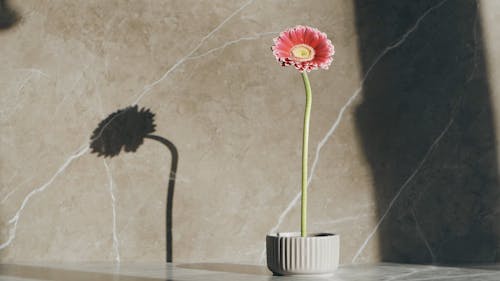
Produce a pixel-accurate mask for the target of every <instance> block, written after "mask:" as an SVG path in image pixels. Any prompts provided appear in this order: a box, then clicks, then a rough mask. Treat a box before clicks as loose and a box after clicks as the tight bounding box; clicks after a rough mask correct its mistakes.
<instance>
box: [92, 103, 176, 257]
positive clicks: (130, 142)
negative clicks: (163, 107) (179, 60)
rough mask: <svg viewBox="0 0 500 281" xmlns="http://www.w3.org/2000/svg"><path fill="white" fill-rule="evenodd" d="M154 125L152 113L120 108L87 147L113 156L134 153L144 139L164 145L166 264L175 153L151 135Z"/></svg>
mask: <svg viewBox="0 0 500 281" xmlns="http://www.w3.org/2000/svg"><path fill="white" fill-rule="evenodd" d="M155 127H156V125H155V124H154V114H153V113H152V112H151V111H150V110H149V109H145V108H142V109H141V110H139V109H138V107H137V105H136V106H131V107H127V108H124V109H120V110H118V111H116V112H114V113H111V114H110V115H109V116H108V117H106V118H105V119H104V120H102V121H101V122H100V123H99V125H98V126H97V128H96V129H95V130H94V132H93V133H92V137H91V143H90V147H91V148H92V153H97V156H104V157H107V156H109V157H113V156H116V155H118V154H119V153H120V152H121V150H122V149H123V150H124V151H125V152H135V151H137V149H138V148H139V146H140V145H141V144H142V143H143V142H144V139H145V138H147V139H151V140H155V141H158V142H160V143H162V144H163V145H165V146H166V147H167V148H168V149H169V151H170V153H171V155H172V161H171V164H170V174H169V180H168V189H167V209H166V216H165V219H166V221H165V225H166V237H165V240H166V248H167V249H166V261H167V262H172V251H173V245H172V210H173V199H174V186H175V175H176V173H177V163H178V161H179V153H178V152H177V148H176V147H175V145H174V144H173V143H172V142H171V141H169V140H168V139H166V138H163V137H161V136H157V135H153V134H152V133H154V131H155Z"/></svg>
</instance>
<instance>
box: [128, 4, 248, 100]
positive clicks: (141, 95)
mask: <svg viewBox="0 0 500 281" xmlns="http://www.w3.org/2000/svg"><path fill="white" fill-rule="evenodd" d="M254 1H255V0H249V1H247V2H245V4H243V5H242V6H241V7H239V8H238V9H236V10H235V11H234V12H233V13H232V14H230V15H229V16H228V17H227V18H225V19H224V20H223V21H222V22H221V23H220V24H219V25H217V26H216V27H215V28H214V29H213V30H212V31H210V32H209V33H208V34H207V35H205V36H204V37H203V38H201V40H200V42H199V43H198V45H196V46H195V47H194V48H193V49H192V50H191V51H190V52H189V53H188V54H187V55H185V56H184V57H182V58H181V59H180V60H178V61H177V62H176V63H175V64H174V65H173V66H172V67H170V68H169V69H168V70H167V71H166V72H165V73H164V74H163V76H161V77H160V79H158V80H156V81H154V82H153V83H151V84H149V85H146V86H145V87H144V90H143V91H142V93H141V94H140V95H139V96H138V97H137V99H136V100H135V101H134V102H133V104H132V105H136V104H138V103H139V101H141V99H142V98H143V97H144V96H145V95H147V93H148V92H149V91H151V90H152V89H153V88H154V87H155V86H156V85H158V84H160V83H161V82H162V81H163V80H165V79H166V78H167V77H168V75H169V74H170V73H171V72H172V71H174V70H175V69H176V68H177V67H178V66H180V65H181V64H183V63H184V61H186V60H187V59H188V58H189V57H190V56H191V55H192V54H194V53H195V52H196V51H198V50H199V49H200V48H201V46H203V43H205V41H207V40H208V39H209V38H210V37H212V36H213V35H214V34H215V33H216V32H217V31H218V30H219V29H221V27H223V26H224V25H225V24H226V23H227V22H228V21H230V20H231V19H232V18H233V17H234V16H236V15H237V14H238V13H240V12H241V11H242V10H243V9H245V8H246V7H247V6H248V5H250V4H252V3H253V2H254Z"/></svg>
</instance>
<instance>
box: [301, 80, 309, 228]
mask: <svg viewBox="0 0 500 281" xmlns="http://www.w3.org/2000/svg"><path fill="white" fill-rule="evenodd" d="M302 79H303V80H304V87H305V89H306V110H305V112H304V133H303V136H302V137H303V139H302V200H301V210H300V234H301V236H302V237H306V236H307V151H308V150H309V149H308V147H309V119H310V116H311V102H312V93H311V84H310V83H309V77H307V72H306V71H304V72H302Z"/></svg>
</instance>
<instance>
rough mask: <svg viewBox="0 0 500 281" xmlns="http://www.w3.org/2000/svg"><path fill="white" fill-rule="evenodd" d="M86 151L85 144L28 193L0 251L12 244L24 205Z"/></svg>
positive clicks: (14, 217)
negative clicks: (42, 182)
mask: <svg viewBox="0 0 500 281" xmlns="http://www.w3.org/2000/svg"><path fill="white" fill-rule="evenodd" d="M88 150H89V146H88V145H87V144H86V145H85V146H82V147H80V148H79V149H78V150H77V151H75V153H74V154H73V155H71V156H70V157H69V158H68V159H67V160H66V161H65V162H64V164H63V165H62V166H61V167H59V169H58V170H57V172H56V173H55V174H54V175H53V176H52V177H51V178H50V179H49V180H48V181H47V182H46V183H44V184H43V185H41V186H40V187H38V188H36V189H34V190H32V191H31V192H30V193H28V195H27V196H26V197H24V200H23V202H22V203H21V206H20V207H19V209H18V210H17V212H16V214H15V215H14V216H13V217H12V218H11V219H10V220H9V222H8V224H9V225H10V226H9V238H8V239H7V241H5V242H3V243H2V244H0V250H2V249H5V248H6V247H8V246H9V245H10V244H11V243H12V241H13V240H14V239H15V238H16V230H17V225H18V223H19V219H20V218H21V215H22V212H23V210H24V208H25V207H26V205H27V204H28V203H29V201H30V200H31V198H32V197H33V196H35V195H36V194H37V193H40V192H43V191H44V190H45V189H47V187H49V186H50V185H51V184H52V182H54V180H55V179H56V178H57V177H59V176H60V175H61V174H62V173H63V172H64V170H65V169H66V168H67V167H68V166H69V165H70V164H71V163H72V162H73V161H75V160H76V159H78V158H79V157H81V156H82V155H84V154H85V153H87V152H88Z"/></svg>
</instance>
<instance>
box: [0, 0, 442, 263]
mask: <svg viewBox="0 0 500 281" xmlns="http://www.w3.org/2000/svg"><path fill="white" fill-rule="evenodd" d="M431 2H432V1H431ZM9 3H10V4H11V6H12V7H13V8H14V9H15V10H16V11H17V12H18V13H19V14H20V15H21V18H22V19H21V21H20V22H19V23H17V24H16V25H15V26H13V27H11V28H9V29H7V30H3V31H0V42H1V44H0V54H1V56H0V65H2V67H0V85H1V88H0V89H1V90H0V91H1V92H0V110H1V111H0V123H1V125H0V128H1V133H0V141H1V146H0V183H1V185H0V223H1V235H0V249H1V250H0V257H1V261H5V262H7V261H25V260H30V261H31V260H35V261H39V260H50V261H60V260H64V261H102V260H105V261H162V260H164V255H165V241H164V239H165V238H164V236H165V225H164V221H165V208H166V206H165V194H166V183H167V181H168V171H169V168H170V167H169V163H170V157H171V156H170V154H169V152H168V150H167V149H166V148H165V147H163V146H162V145H160V144H158V143H156V142H153V141H149V140H146V141H145V143H144V144H143V145H142V146H141V147H140V148H139V149H138V151H137V152H135V153H121V154H120V155H118V156H117V157H113V158H106V159H104V158H102V157H97V156H96V155H95V154H90V153H89V148H88V143H89V138H90V135H91V133H92V131H93V130H94V128H95V127H96V126H97V124H98V123H99V122H100V120H102V119H103V118H104V117H106V116H107V115H108V114H110V113H112V112H114V111H116V110H118V109H120V108H124V107H126V106H129V105H132V104H135V103H137V104H138V105H139V106H141V107H147V108H150V109H151V110H152V111H153V112H154V113H155V114H156V117H155V123H156V124H157V127H156V129H157V132H156V133H157V134H158V135H161V136H163V137H165V138H168V139H169V140H170V141H172V142H173V143H174V144H175V145H176V147H177V149H178V151H179V168H178V173H177V175H176V176H177V177H176V189H175V197H174V209H173V216H174V219H173V235H174V237H173V238H174V239H173V245H174V252H173V259H174V261H175V262H201V261H203V262H207V261H209V262H234V263H250V264H259V263H263V262H264V255H263V254H264V243H265V235H266V233H268V232H270V231H297V230H299V220H300V217H299V216H300V215H299V204H298V203H299V202H298V201H297V200H296V199H297V198H298V197H297V195H298V192H299V188H300V153H301V130H302V128H301V123H302V118H303V117H302V114H303V107H304V93H303V89H302V81H301V79H300V76H299V74H298V73H297V72H296V71H294V70H293V69H284V68H281V67H280V66H279V65H278V64H277V63H276V62H275V61H274V57H273V56H272V54H271V52H270V46H271V44H272V38H273V37H275V36H276V34H277V33H278V32H279V31H281V30H283V29H285V28H287V27H290V26H294V25H296V24H307V25H311V26H315V27H317V28H319V29H321V30H322V31H324V32H326V33H327V34H328V35H329V36H330V37H331V39H332V41H333V43H334V45H335V49H336V56H335V60H334V63H333V65H332V67H331V69H330V70H328V71H316V72H313V73H312V74H311V75H310V78H311V82H312V86H313V95H314V99H313V112H312V117H311V120H312V121H311V122H312V123H311V135H310V138H311V139H310V149H311V152H310V155H311V158H310V165H311V167H312V171H311V173H312V181H311V185H310V191H311V192H310V195H309V197H310V198H309V200H310V201H309V202H310V203H309V206H310V209H309V214H310V217H309V228H310V231H313V232H314V231H330V232H336V233H339V234H340V235H342V251H341V253H342V254H341V259H342V262H343V263H351V262H373V261H378V260H379V251H378V248H379V244H378V241H379V232H378V231H377V230H378V228H377V227H378V224H377V223H378V222H379V221H380V219H381V218H382V219H383V217H382V213H381V212H380V209H381V208H382V207H380V206H377V201H376V200H375V199H374V196H375V195H374V180H373V173H372V167H371V166H370V163H369V161H367V159H366V156H365V155H364V153H365V152H364V150H363V148H362V145H363V142H362V141H360V135H361V134H360V133H359V131H358V130H359V128H358V127H357V126H356V119H355V114H354V113H355V109H356V108H357V106H358V105H359V104H360V103H361V102H362V100H363V99H362V97H361V93H362V87H363V85H364V82H365V80H364V76H365V74H366V73H369V71H371V68H370V69H368V71H367V67H366V65H364V66H363V65H362V64H361V62H360V58H359V46H358V43H359V41H358V39H359V38H358V31H357V27H356V10H355V4H354V2H352V1H343V0H338V1H331V0H311V1H285V0H283V1H268V0H250V1H248V0H234V1H223V0H215V1H214V0H212V1H195V0H188V1H185V0H183V1H180V0H179V1H174V0H169V1H160V0H149V1H146V0H141V1H111V0H106V1H101V0H93V1H62V0H61V1H25V0H22V1H21V0H17V1H10V2H9ZM441 5H442V3H438V2H435V3H428V4H427V6H425V7H423V8H422V9H421V10H420V11H418V12H416V13H415V14H413V16H412V17H410V19H408V21H409V22H408V24H407V25H406V26H405V28H404V29H402V30H398V31H397V32H395V33H394V38H392V39H391V40H389V41H387V42H384V43H381V45H379V46H375V47H376V54H377V55H378V56H375V57H374V60H373V65H377V64H379V63H382V62H383V61H384V59H385V57H387V56H390V55H391V54H392V52H394V51H397V50H398V48H399V47H400V46H403V47H404V45H405V44H406V43H407V40H411V38H412V36H413V35H414V33H417V32H418V30H419V27H420V24H421V23H422V22H425V21H426V20H427V18H428V17H433V16H435V14H433V13H434V12H435V10H439V9H444V8H443V7H441ZM408 38H410V39H408ZM418 168H419V166H418V163H416V164H415V166H414V167H413V168H411V169H409V170H408V173H407V176H410V175H411V174H412V172H413V171H414V170H415V169H418ZM404 182H405V179H402V180H401V183H400V184H404ZM387 197H388V198H393V197H394V194H388V195H387ZM384 208H387V206H385V207H383V208H382V209H384ZM377 210H378V211H377Z"/></svg>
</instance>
